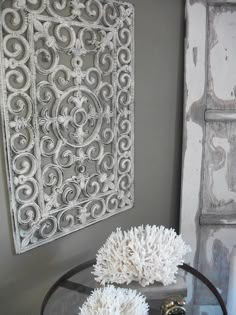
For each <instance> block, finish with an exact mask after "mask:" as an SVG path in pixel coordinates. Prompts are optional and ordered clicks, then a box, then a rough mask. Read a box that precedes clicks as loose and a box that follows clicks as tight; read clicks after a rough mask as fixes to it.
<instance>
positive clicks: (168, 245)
mask: <svg viewBox="0 0 236 315" xmlns="http://www.w3.org/2000/svg"><path fill="white" fill-rule="evenodd" d="M190 251H191V249H190V247H189V246H188V245H186V244H185V243H184V241H183V239H182V237H181V236H180V235H177V234H176V232H175V231H174V230H173V229H167V228H165V227H163V226H160V227H158V226H155V225H154V226H150V225H147V226H146V227H144V226H139V227H135V228H131V229H130V230H129V231H124V232H123V231H121V229H120V228H118V229H117V230H116V232H113V233H112V234H111V235H110V236H109V237H108V239H107V241H106V242H105V244H104V245H103V247H102V248H100V250H99V251H98V253H97V261H96V265H95V267H94V271H93V274H94V275H95V277H96V278H95V279H96V281H98V282H100V283H101V284H103V285H104V284H105V283H118V284H122V283H126V284H129V283H130V282H132V281H137V282H139V283H140V284H141V285H142V286H147V285H149V284H152V283H154V282H155V281H158V282H162V283H163V284H164V285H169V284H171V283H175V282H176V273H177V271H178V265H181V264H183V262H184V260H183V257H184V256H185V254H187V253H188V252H190Z"/></svg>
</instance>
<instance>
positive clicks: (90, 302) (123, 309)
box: [79, 286, 148, 315]
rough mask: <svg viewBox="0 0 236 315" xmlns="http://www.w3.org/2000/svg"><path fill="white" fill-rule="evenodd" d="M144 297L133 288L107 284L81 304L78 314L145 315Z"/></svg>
mask: <svg viewBox="0 0 236 315" xmlns="http://www.w3.org/2000/svg"><path fill="white" fill-rule="evenodd" d="M147 314H148V304H147V303H146V300H145V297H144V296H142V295H141V294H140V293H137V292H136V291H135V290H131V289H122V288H115V287H114V286H108V287H104V288H101V289H96V290H94V291H93V293H92V294H91V295H90V296H89V297H88V299H87V301H86V302H85V303H84V304H83V305H82V307H81V308H80V311H79V315H147Z"/></svg>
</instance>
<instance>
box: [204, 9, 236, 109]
mask: <svg viewBox="0 0 236 315" xmlns="http://www.w3.org/2000/svg"><path fill="white" fill-rule="evenodd" d="M208 40H209V63H208V67H209V71H208V74H209V78H208V79H209V83H210V86H209V90H210V91H209V92H210V94H211V95H212V96H213V97H215V98H216V100H217V99H220V100H221V101H223V102H225V103H226V105H227V103H229V101H235V98H236V55H235V51H236V8H235V6H227V7H222V6H212V7H210V8H209V39H208Z"/></svg>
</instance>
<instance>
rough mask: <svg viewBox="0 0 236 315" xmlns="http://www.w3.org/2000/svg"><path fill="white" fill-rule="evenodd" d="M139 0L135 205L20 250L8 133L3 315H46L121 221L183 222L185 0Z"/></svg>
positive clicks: (1, 192)
mask: <svg viewBox="0 0 236 315" xmlns="http://www.w3.org/2000/svg"><path fill="white" fill-rule="evenodd" d="M132 2H133V3H134V4H135V8H136V17H135V21H136V22H135V24H136V25H135V27H136V28H135V42H136V48H135V49H136V51H135V65H136V66H135V75H136V83H135V84H136V104H135V206H134V208H133V209H132V210H129V211H127V212H124V213H122V214H119V215H117V216H114V217H112V218H110V219H107V220H105V221H103V222H100V223H97V224H95V225H92V226H90V227H88V228H86V229H84V230H81V231H79V232H75V233H73V234H71V235H69V236H66V237H64V238H61V239H59V240H56V241H54V242H52V243H50V244H48V245H44V246H42V247H39V248H38V249H34V250H31V251H29V252H27V253H25V254H21V255H15V253H14V248H13V240H12V229H11V224H10V215H9V202H8V189H7V182H6V174H5V162H4V150H3V144H2V133H1V135H0V138H1V148H2V149H1V153H0V174H1V176H0V201H1V203H0V314H1V315H38V314H39V310H40V304H41V302H42V299H43V297H44V295H45V293H46V291H47V290H48V288H49V287H50V286H51V285H52V283H53V282H54V281H55V280H56V279H57V278H58V277H59V276H60V275H61V274H62V273H64V272H65V271H66V270H68V269H69V268H72V267H73V266H75V265H77V264H79V263H81V262H83V261H85V260H87V259H90V258H92V257H94V256H95V253H96V250H97V249H98V248H99V247H100V246H101V245H102V243H103V242H104V241H105V239H106V238H107V236H108V235H109V234H110V233H111V232H112V231H113V230H114V229H115V228H116V227H117V226H121V227H122V228H129V227H130V226H135V225H141V224H147V223H149V224H157V225H160V224H162V225H165V226H167V227H174V228H178V216H179V199H180V176H181V143H182V105H183V100H182V96H183V93H182V91H183V59H184V57H183V56H184V1H182V0H174V1H173V0H133V1H132ZM58 315H60V314H58Z"/></svg>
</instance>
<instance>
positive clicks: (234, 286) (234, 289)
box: [227, 246, 236, 315]
mask: <svg viewBox="0 0 236 315" xmlns="http://www.w3.org/2000/svg"><path fill="white" fill-rule="evenodd" d="M235 310H236V246H235V247H234V248H233V250H232V253H231V255H230V270H229V286H228V296H227V311H228V315H235Z"/></svg>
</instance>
